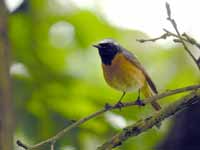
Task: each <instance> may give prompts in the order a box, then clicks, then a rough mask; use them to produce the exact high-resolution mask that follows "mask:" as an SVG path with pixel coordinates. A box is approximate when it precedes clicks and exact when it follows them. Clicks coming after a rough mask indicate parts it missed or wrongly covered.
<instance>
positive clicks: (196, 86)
mask: <svg viewBox="0 0 200 150" xmlns="http://www.w3.org/2000/svg"><path fill="white" fill-rule="evenodd" d="M199 88H200V85H192V86H188V87H184V88H180V89H175V90H169V91H166V92H163V93H161V94H158V95H155V96H153V97H150V98H146V99H144V100H143V103H144V104H148V103H150V102H152V101H157V100H159V99H162V98H164V97H167V96H171V95H175V94H178V93H182V92H188V91H193V90H197V89H199ZM137 105H138V104H137V102H135V101H132V102H127V103H123V105H122V107H121V108H125V107H130V106H137ZM114 109H118V107H116V105H113V106H112V105H109V104H108V105H106V107H105V108H103V109H101V110H99V111H97V112H95V113H93V114H91V115H89V116H87V117H84V118H82V119H80V120H78V121H76V122H74V123H73V124H71V125H69V126H67V127H66V128H64V129H63V130H61V131H60V132H58V133H57V134H56V135H55V136H53V137H51V138H49V139H47V140H44V141H42V142H40V143H38V144H35V145H32V146H27V145H26V144H24V143H22V142H21V141H19V140H18V141H17V145H18V146H20V147H23V148H24V149H26V150H31V149H36V148H38V147H41V146H43V145H46V144H52V142H56V141H57V140H58V139H60V138H61V137H63V135H65V134H66V133H67V132H69V131H70V130H71V129H73V128H76V127H78V126H80V125H81V124H83V123H85V122H86V121H88V120H91V119H93V118H95V117H97V116H100V115H101V114H103V113H105V112H107V111H110V110H114Z"/></svg>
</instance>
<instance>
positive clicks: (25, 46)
mask: <svg viewBox="0 0 200 150" xmlns="http://www.w3.org/2000/svg"><path fill="white" fill-rule="evenodd" d="M68 1H69V4H68V7H67V8H66V7H62V5H60V4H59V3H57V2H56V0H52V1H49V0H30V1H26V2H25V3H24V4H23V5H22V6H21V7H19V8H18V9H17V10H15V11H14V12H12V13H10V15H9V28H8V31H9V38H10V44H11V53H12V65H11V68H10V72H11V75H12V80H13V81H12V82H13V103H14V109H15V122H16V123H15V140H16V139H21V140H22V141H24V142H25V143H29V144H35V143H37V142H39V141H41V140H44V139H47V138H48V137H51V136H52V135H54V134H55V133H57V132H58V131H60V130H61V129H63V128H64V127H65V126H67V125H69V124H71V123H72V120H78V119H80V118H82V117H85V116H87V115H89V114H91V113H93V112H95V111H97V110H99V109H101V108H102V107H104V104H105V103H107V102H108V103H111V104H114V103H115V102H116V101H117V99H118V98H119V97H120V95H121V93H120V92H118V91H115V90H114V89H112V88H110V87H109V86H108V85H107V84H106V83H105V81H104V79H103V75H102V70H101V62H100V58H99V56H98V51H97V50H96V49H95V48H93V47H92V44H95V43H97V42H98V41H100V40H102V39H104V38H110V37H111V38H113V39H115V40H117V41H118V42H119V43H121V44H122V45H123V46H124V47H126V48H127V49H129V50H131V51H132V52H134V53H135V54H136V55H137V56H138V58H139V59H140V61H141V62H142V64H143V65H144V66H145V68H146V70H147V72H148V73H149V74H150V76H151V77H152V79H153V81H154V82H155V83H156V85H157V87H158V89H159V91H160V92H162V91H165V90H167V89H174V88H178V87H183V86H187V85H190V84H194V83H197V82H198V81H199V76H198V70H197V68H196V66H195V64H194V63H193V62H192V60H191V59H190V58H189V56H188V55H187V54H186V53H185V52H184V51H183V49H182V48H181V47H177V46H176V45H174V46H168V47H167V46H163V45H162V46H161V45H157V44H156V43H144V44H141V43H138V42H136V39H139V38H147V35H146V34H145V33H143V32H142V31H136V30H128V29H124V28H119V27H115V26H112V25H111V24H110V22H109V20H106V19H105V18H104V16H103V15H102V14H101V10H100V8H98V7H97V8H96V10H95V11H92V10H89V9H82V8H80V7H77V6H76V5H75V4H74V3H73V2H72V1H70V0H68ZM147 19H148V18H147ZM179 96H181V95H176V96H173V98H172V97H169V98H165V99H164V100H162V101H161V104H162V106H163V107H164V106H165V105H167V104H169V103H170V102H173V101H174V100H175V99H176V98H177V97H179ZM136 97H137V93H129V94H128V95H127V96H126V97H125V98H124V101H131V100H135V99H136ZM153 112H154V111H153V109H152V108H151V107H150V106H145V107H144V108H136V107H130V108H125V109H122V110H121V111H119V110H115V111H112V112H108V113H105V114H103V115H102V116H100V117H98V118H95V119H92V120H90V121H88V122H87V123H85V124H83V125H81V126H80V127H79V128H76V129H73V130H72V131H71V132H69V133H68V134H66V136H64V137H63V138H62V139H60V140H59V141H58V142H57V143H56V149H57V150H94V149H95V148H96V147H97V146H98V145H100V144H101V143H103V142H104V141H105V140H106V139H109V138H110V137H111V136H112V135H114V134H115V133H116V132H118V131H120V130H121V129H122V128H123V127H125V126H127V125H129V124H131V123H134V122H135V121H137V120H138V119H141V118H144V117H146V116H148V115H150V114H151V113H153ZM170 125H171V121H165V122H163V125H162V127H161V129H160V130H158V129H155V128H154V129H151V130H149V131H148V132H146V133H144V134H142V135H140V136H138V137H137V138H132V139H129V140H128V141H127V142H125V143H124V144H123V145H122V146H121V147H120V148H118V149H121V150H131V149H140V150H151V149H153V147H154V146H155V145H156V144H158V143H159V142H160V141H161V139H162V138H163V137H164V136H165V134H166V133H167V131H168V129H169V128H170ZM45 148H46V149H49V147H48V146H47V147H44V148H41V149H45ZM15 149H19V148H18V147H16V146H15Z"/></svg>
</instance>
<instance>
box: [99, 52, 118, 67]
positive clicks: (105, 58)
mask: <svg viewBox="0 0 200 150" xmlns="http://www.w3.org/2000/svg"><path fill="white" fill-rule="evenodd" d="M117 53H118V51H110V52H107V51H104V50H101V49H100V50H99V55H100V57H101V61H102V63H103V64H105V65H111V64H112V60H113V59H114V58H115V56H116V54H117Z"/></svg>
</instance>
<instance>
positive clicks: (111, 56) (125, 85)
mask: <svg viewBox="0 0 200 150" xmlns="http://www.w3.org/2000/svg"><path fill="white" fill-rule="evenodd" d="M93 46H94V47H96V48H98V51H99V55H100V57H101V62H102V69H103V74H104V78H105V80H106V82H107V83H108V85H110V86H111V87H112V88H114V89H116V90H119V91H122V92H123V94H122V96H121V98H120V99H119V101H118V103H121V100H122V98H123V97H124V96H125V94H126V92H132V91H135V90H139V91H141V92H142V94H143V95H144V97H146V98H147V97H151V96H153V95H155V94H157V93H158V92H157V89H156V86H155V84H154V83H153V81H152V80H151V78H150V76H149V75H148V74H147V72H146V71H145V69H144V67H143V66H142V65H141V63H140V62H139V61H138V59H137V58H136V56H135V55H134V54H133V53H131V52H130V51H128V50H126V49H125V48H123V47H122V46H121V45H119V44H118V43H117V42H116V41H114V40H113V39H104V40H103V41H101V42H99V43H98V44H97V45H93ZM139 93H140V92H139ZM151 105H152V106H153V108H154V109H155V110H157V111H158V110H160V109H161V106H160V105H159V104H158V103H157V102H155V101H154V102H151Z"/></svg>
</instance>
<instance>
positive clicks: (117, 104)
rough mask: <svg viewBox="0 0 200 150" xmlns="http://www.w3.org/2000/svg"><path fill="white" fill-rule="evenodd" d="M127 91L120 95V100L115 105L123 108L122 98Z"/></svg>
mask: <svg viewBox="0 0 200 150" xmlns="http://www.w3.org/2000/svg"><path fill="white" fill-rule="evenodd" d="M125 94H126V92H123V94H122V96H121V97H120V99H119V100H118V102H117V103H116V104H115V107H117V108H119V109H121V107H123V105H124V104H123V103H122V99H123V98H124V96H125Z"/></svg>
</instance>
